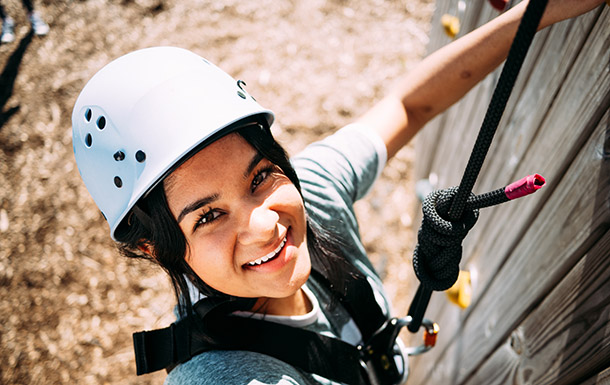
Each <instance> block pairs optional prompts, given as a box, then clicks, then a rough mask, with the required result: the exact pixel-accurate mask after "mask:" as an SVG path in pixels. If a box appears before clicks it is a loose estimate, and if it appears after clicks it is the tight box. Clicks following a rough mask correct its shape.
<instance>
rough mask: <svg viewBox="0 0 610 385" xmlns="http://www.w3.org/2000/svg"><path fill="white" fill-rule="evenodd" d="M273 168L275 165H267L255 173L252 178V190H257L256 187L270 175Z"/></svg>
mask: <svg viewBox="0 0 610 385" xmlns="http://www.w3.org/2000/svg"><path fill="white" fill-rule="evenodd" d="M272 170H273V166H269V167H265V168H263V169H262V170H260V171H258V172H257V173H256V175H254V178H252V191H254V190H256V188H257V187H258V186H259V185H260V184H261V183H263V182H264V181H265V179H267V177H269V174H271V171H272Z"/></svg>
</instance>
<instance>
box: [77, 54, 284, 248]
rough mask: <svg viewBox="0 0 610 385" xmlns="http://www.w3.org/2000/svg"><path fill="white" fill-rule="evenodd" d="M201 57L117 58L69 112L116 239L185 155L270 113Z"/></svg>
mask: <svg viewBox="0 0 610 385" xmlns="http://www.w3.org/2000/svg"><path fill="white" fill-rule="evenodd" d="M242 84H244V83H243V82H238V81H235V80H234V79H233V78H232V77H231V76H229V75H228V74H226V73H225V72H224V71H222V70H221V69H219V68H218V67H216V66H214V65H213V64H211V63H209V62H208V61H207V60H205V59H203V58H202V57H200V56H198V55H196V54H194V53H192V52H190V51H187V50H185V49H181V48H174V47H155V48H147V49H142V50H139V51H135V52H132V53H129V54H127V55H125V56H122V57H120V58H118V59H116V60H114V61H112V62H111V63H109V64H108V65H106V66H105V67H104V68H102V69H101V70H100V71H99V72H98V73H96V74H95V75H94V76H93V77H92V78H91V80H89V82H88V83H87V85H85V87H84V88H83V90H82V92H81V94H80V95H79V97H78V99H77V100H76V104H75V106H74V110H73V112H72V141H73V146H74V156H75V158H76V163H77V165H78V169H79V172H80V174H81V177H82V178H83V181H84V182H85V185H86V186H87V189H88V190H89V193H90V194H91V196H92V197H93V199H94V200H95V203H96V204H97V206H98V207H99V209H100V210H101V211H102V214H103V215H104V217H105V218H106V220H107V221H108V224H109V225H110V234H111V236H112V238H113V239H115V240H116V239H117V229H118V228H119V225H120V224H121V223H122V221H124V220H125V218H126V216H127V214H128V213H129V212H130V210H131V209H132V208H133V207H134V205H135V204H136V202H137V201H138V199H140V198H141V197H142V196H143V195H144V194H146V193H147V192H148V191H149V190H150V189H151V188H152V187H154V186H155V184H156V183H158V181H159V180H160V178H162V177H163V176H165V174H166V173H167V172H168V171H169V170H170V169H171V168H172V167H173V166H174V165H175V164H176V163H177V162H178V161H180V160H181V159H182V158H183V157H184V156H185V155H186V154H188V153H189V151H191V150H193V149H194V148H196V147H198V146H199V145H200V144H201V143H202V142H204V141H205V140H206V139H208V138H210V137H211V136H212V135H214V134H216V133H219V134H221V131H223V130H225V131H228V130H229V129H231V128H233V127H235V124H233V123H236V122H239V121H241V120H244V119H259V120H260V121H262V122H265V123H266V124H267V126H268V127H270V126H271V124H272V123H273V113H272V112H271V111H269V110H266V109H264V108H262V107H261V106H260V105H259V104H258V103H257V102H256V101H255V100H254V98H252V97H251V96H250V95H248V93H247V92H245V91H244V89H243V87H242Z"/></svg>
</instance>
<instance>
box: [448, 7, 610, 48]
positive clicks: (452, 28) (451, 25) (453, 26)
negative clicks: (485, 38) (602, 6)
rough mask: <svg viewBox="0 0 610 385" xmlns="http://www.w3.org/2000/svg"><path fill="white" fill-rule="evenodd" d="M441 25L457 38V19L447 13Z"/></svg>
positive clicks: (458, 29) (458, 20)
mask: <svg viewBox="0 0 610 385" xmlns="http://www.w3.org/2000/svg"><path fill="white" fill-rule="evenodd" d="M609 1H610V0H609ZM441 24H442V25H443V28H444V29H445V33H446V34H447V36H449V37H450V38H452V39H453V38H455V37H456V36H457V34H458V33H459V32H460V19H458V18H457V17H455V16H453V15H449V14H447V13H446V14H444V15H443V16H442V17H441Z"/></svg>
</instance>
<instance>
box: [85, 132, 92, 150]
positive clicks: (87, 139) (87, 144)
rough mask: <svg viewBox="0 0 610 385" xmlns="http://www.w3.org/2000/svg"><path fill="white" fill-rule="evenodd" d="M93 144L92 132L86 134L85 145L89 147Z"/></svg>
mask: <svg viewBox="0 0 610 385" xmlns="http://www.w3.org/2000/svg"><path fill="white" fill-rule="evenodd" d="M92 144H93V138H92V137H91V134H87V136H85V145H86V146H87V147H91V145H92Z"/></svg>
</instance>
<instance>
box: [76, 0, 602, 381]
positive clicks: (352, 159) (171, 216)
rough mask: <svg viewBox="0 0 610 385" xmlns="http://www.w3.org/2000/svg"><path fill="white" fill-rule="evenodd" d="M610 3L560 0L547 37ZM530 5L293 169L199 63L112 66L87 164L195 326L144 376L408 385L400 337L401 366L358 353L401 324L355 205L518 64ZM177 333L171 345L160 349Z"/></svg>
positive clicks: (153, 55)
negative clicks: (401, 156)
mask: <svg viewBox="0 0 610 385" xmlns="http://www.w3.org/2000/svg"><path fill="white" fill-rule="evenodd" d="M601 2H602V1H601V0H551V1H550V3H549V5H548V7H547V10H546V12H545V14H544V16H543V19H542V21H541V24H540V27H539V28H544V27H546V26H549V25H551V24H553V23H555V22H558V21H561V20H564V19H566V18H569V17H573V16H576V15H579V14H582V13H584V12H587V11H589V10H591V9H592V8H594V7H595V6H597V5H599V4H600V3H601ZM525 7H526V2H522V3H520V4H519V5H517V6H516V7H514V8H512V9H511V10H509V11H508V12H505V13H504V14H502V15H501V16H499V17H497V18H496V19H494V20H493V21H491V22H490V23H488V24H486V25H484V26H482V27H481V28H479V29H477V30H475V31H473V32H472V33H470V34H468V35H466V36H465V37H463V38H461V39H459V40H457V41H455V42H454V43H452V44H450V45H448V46H446V47H444V48H443V49H441V50H439V51H438V52H436V53H434V54H433V55H431V56H429V57H428V58H426V59H425V60H424V61H423V62H422V63H421V64H420V65H419V66H418V67H417V68H416V69H415V70H414V71H413V72H412V73H410V74H407V75H406V76H405V77H404V78H403V79H401V80H399V81H398V82H397V84H396V87H395V90H394V91H393V92H392V93H390V94H389V95H388V96H387V97H385V98H384V99H382V100H381V101H380V102H378V103H377V104H376V105H375V106H373V107H372V108H371V109H370V110H369V111H368V112H367V113H365V114H364V115H363V116H362V117H360V118H359V119H358V120H357V121H356V122H354V123H353V124H350V125H348V126H346V127H344V128H343V129H341V130H339V131H338V132H337V133H335V134H334V135H332V136H330V137H328V138H326V139H324V140H322V141H320V142H318V143H314V144H312V145H310V146H309V147H307V148H306V149H305V150H304V151H303V152H302V153H300V154H298V155H296V156H295V157H293V158H292V159H290V160H289V159H288V157H287V155H286V153H285V152H284V150H283V149H282V147H281V146H280V145H279V144H278V143H277V142H276V141H275V140H274V139H273V137H272V135H271V132H270V127H271V125H272V123H273V119H274V116H273V114H272V112H271V111H268V110H265V109H264V108H262V107H261V106H260V105H259V104H258V103H257V102H256V101H255V100H254V99H253V98H252V97H251V96H250V95H249V94H248V93H247V92H246V91H245V90H244V88H243V82H241V81H235V80H234V79H232V78H231V77H230V76H229V75H227V74H225V73H224V72H222V71H221V70H220V69H219V68H217V67H215V66H214V65H212V64H211V63H209V62H207V61H206V60H205V59H203V58H201V57H199V56H197V55H195V54H193V53H191V52H188V51H185V50H182V49H178V48H169V47H164V48H149V49H144V50H140V51H136V52H133V53H130V54H128V55H125V56H123V57H121V58H119V59H117V60H115V61H113V62H111V63H110V64H108V65H107V66H106V67H104V68H103V69H102V70H100V71H99V72H98V73H97V74H96V75H95V76H94V77H93V78H92V79H91V80H90V81H89V83H88V84H87V85H86V86H85V88H84V89H83V91H82V93H81V94H80V96H79V98H78V100H77V102H76V105H75V107H74V111H73V115H72V122H73V140H74V152H75V157H76V160H77V163H78V167H79V170H80V172H81V175H82V177H83V180H84V181H85V184H86V185H87V188H88V190H89V191H90V193H91V195H92V196H93V198H94V200H95V201H96V203H97V205H98V207H99V208H100V210H101V211H102V213H103V215H104V217H105V218H106V219H107V221H108V223H109V225H110V230H111V236H112V238H113V239H114V240H116V241H117V242H118V243H119V245H120V247H121V249H122V251H123V252H124V254H126V255H128V256H132V257H136V256H137V257H143V258H148V259H150V260H151V261H153V262H155V263H157V264H159V265H160V266H161V267H162V268H163V269H165V270H166V271H167V273H168V274H169V276H170V277H171V280H172V283H173V285H174V288H175V292H176V296H177V299H178V313H179V318H181V319H182V320H184V321H181V322H179V323H177V324H176V325H175V326H172V328H169V329H163V330H162V331H160V332H159V333H157V334H145V335H139V336H136V339H135V341H136V347H137V348H139V349H141V350H137V351H138V352H139V353H137V354H138V363H139V364H138V365H139V368H140V367H142V368H143V371H149V370H155V369H159V368H162V367H165V366H168V365H170V366H172V370H171V371H170V373H169V375H168V377H167V379H166V383H167V384H177V383H180V384H183V383H192V384H246V383H268V384H271V383H273V384H319V383H323V384H328V383H338V382H342V383H401V382H404V380H405V379H406V376H407V373H408V364H407V359H406V354H405V353H404V350H403V349H402V346H401V343H400V341H399V340H396V341H394V340H393V338H394V337H395V335H393V336H392V338H391V339H390V341H389V343H388V346H387V349H386V350H384V351H383V352H382V353H381V356H380V357H381V358H383V357H385V361H383V362H384V364H383V365H379V362H381V361H375V360H373V359H371V360H368V359H367V358H365V355H360V356H357V355H356V356H354V355H352V352H353V351H355V350H354V349H356V350H358V349H357V348H354V347H356V346H360V347H361V348H360V350H361V351H362V350H363V349H362V347H365V348H366V347H367V346H368V345H367V341H371V340H372V339H373V340H374V339H375V338H378V337H379V334H380V333H376V332H377V331H378V330H380V329H382V330H385V329H383V325H384V324H385V323H386V322H387V319H388V317H389V314H388V313H389V312H388V309H389V306H388V303H387V300H386V297H385V295H384V293H383V290H382V287H381V282H380V279H379V277H378V276H377V274H376V273H375V271H374V269H373V267H372V266H371V264H370V262H369V260H368V259H367V256H366V253H365V250H364V248H363V246H362V243H361V241H360V238H359V235H358V225H357V222H356V219H355V215H354V212H353V209H352V205H353V203H354V202H355V201H356V200H357V199H359V198H361V197H362V196H363V195H364V194H366V192H367V191H368V189H369V188H370V186H371V185H372V183H373V182H374V180H375V179H376V177H377V176H378V175H379V173H380V172H381V170H382V168H383V166H384V164H385V162H386V160H387V159H388V158H390V157H392V156H393V155H394V154H395V153H396V152H397V151H398V150H399V149H400V148H401V147H402V146H403V145H404V144H406V143H407V142H409V140H410V139H411V138H412V137H413V136H414V135H415V134H416V133H417V132H418V131H419V130H420V129H421V128H422V127H423V126H424V125H425V124H426V122H428V121H429V120H430V119H432V118H433V117H434V116H436V115H437V114H439V113H441V112H442V111H444V110H445V109H446V108H448V107H449V106H450V105H452V104H453V103H455V102H456V101H457V100H459V99H460V98H461V97H462V96H463V95H464V94H465V93H466V92H468V90H470V89H471V88H472V87H473V86H474V85H476V84H477V83H478V82H479V81H480V80H482V79H483V78H484V77H485V76H486V75H487V74H489V73H490V72H491V71H492V70H493V69H494V68H496V67H497V66H498V65H499V64H500V63H501V62H502V61H503V60H504V59H505V56H506V55H507V52H508V48H509V46H510V44H511V41H512V37H513V36H514V34H515V31H516V28H517V26H518V23H519V20H520V17H521V16H522V14H523V12H524V10H525ZM195 303H196V304H195ZM187 321H188V322H187ZM185 325H186V326H185ZM381 334H383V333H381ZM160 335H163V338H161V339H160V340H161V341H163V342H162V343H163V344H165V342H167V343H169V344H170V345H168V346H169V348H168V347H167V346H155V347H153V348H152V349H150V342H151V341H152V340H154V339H155V338H157V337H155V336H160ZM166 337H167V338H166ZM168 341H169V342H168ZM329 341H330V342H329ZM337 341H339V342H337ZM327 344H328V345H327ZM330 345H332V347H328V346H330ZM352 348H354V349H352ZM142 349H143V350H142ZM282 349H283V350H282ZM342 349H343V350H342ZM350 349H352V350H350ZM364 350H366V349H364ZM337 352H345V354H343V353H337ZM159 357H161V358H159ZM381 358H379V359H380V360H381ZM359 361H361V362H359ZM361 363H362V368H363V369H362V370H360V367H361ZM386 364H387V365H386ZM176 365H177V366H176ZM174 366H175V367H174ZM386 366H387V367H391V368H392V373H390V374H388V373H385V372H384V370H386V369H384V368H385V367H386Z"/></svg>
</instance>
